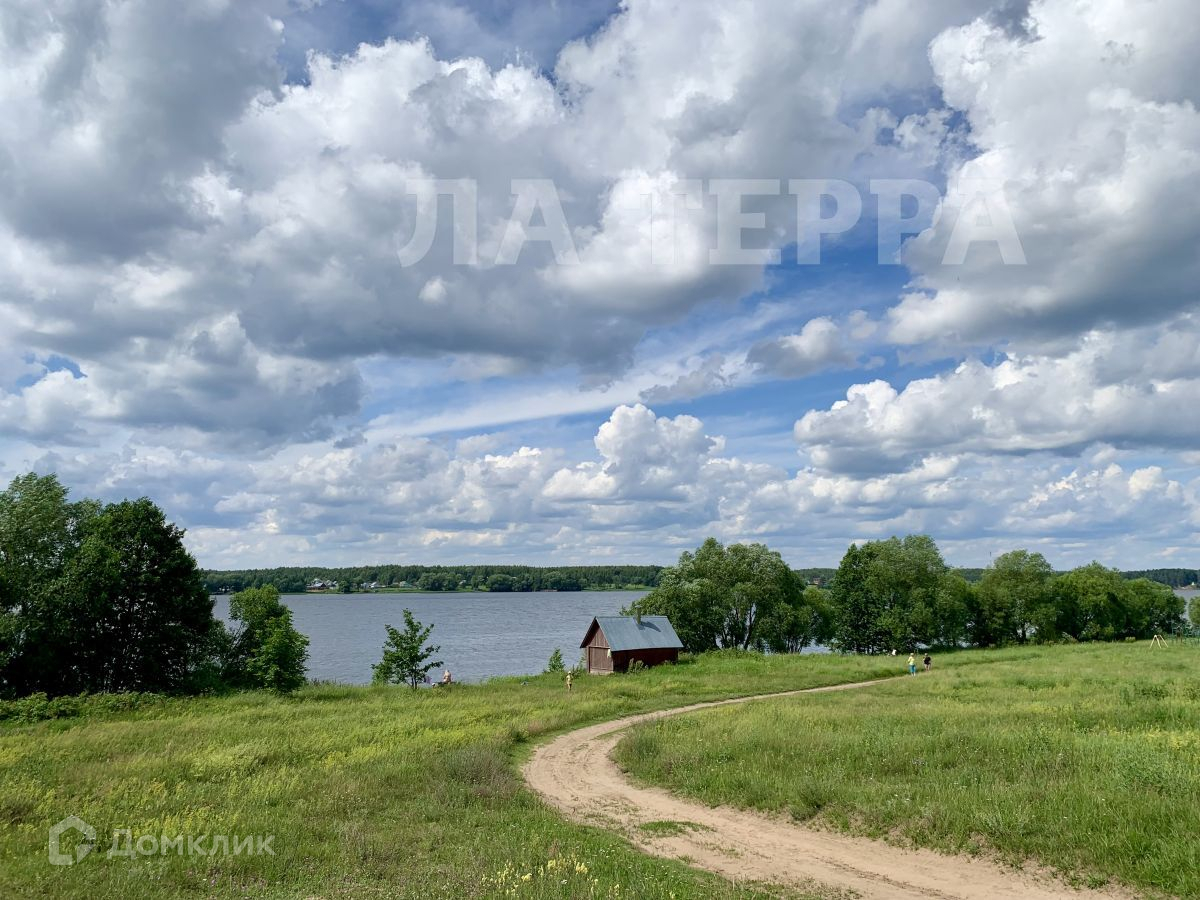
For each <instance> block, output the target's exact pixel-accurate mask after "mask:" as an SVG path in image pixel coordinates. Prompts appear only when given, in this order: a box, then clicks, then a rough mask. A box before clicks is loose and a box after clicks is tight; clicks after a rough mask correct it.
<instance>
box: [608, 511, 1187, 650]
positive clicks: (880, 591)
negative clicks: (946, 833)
mask: <svg viewBox="0 0 1200 900" xmlns="http://www.w3.org/2000/svg"><path fill="white" fill-rule="evenodd" d="M1185 607H1186V604H1185V601H1184V599H1183V598H1182V597H1180V596H1179V595H1178V594H1176V593H1175V591H1174V590H1173V589H1172V588H1171V587H1170V586H1168V585H1166V584H1163V583H1162V582H1159V581H1152V580H1150V579H1148V578H1132V579H1131V578H1127V577H1125V576H1124V575H1123V574H1122V573H1121V572H1119V571H1117V570H1116V569H1108V568H1105V567H1104V566H1103V565H1101V564H1100V563H1097V562H1093V563H1089V564H1088V565H1086V566H1080V567H1079V568H1076V569H1072V570H1071V571H1069V572H1065V573H1056V572H1055V571H1054V569H1053V568H1052V567H1051V565H1050V563H1049V562H1047V561H1046V558H1045V557H1044V556H1042V554H1040V553H1032V552H1030V551H1028V550H1013V551H1011V552H1009V553H1005V554H1002V555H1001V556H999V557H997V558H996V560H995V561H994V562H993V563H992V565H991V566H989V567H988V568H986V569H984V570H982V572H981V575H980V577H979V580H978V581H976V582H971V581H968V580H967V579H966V578H965V577H964V576H963V575H962V573H961V572H959V571H956V570H953V569H951V568H950V567H949V566H948V565H947V564H946V562H945V560H944V559H943V558H942V554H941V551H940V550H939V549H938V546H937V544H936V543H935V542H934V540H933V538H931V537H929V536H928V535H923V534H917V535H908V536H906V537H904V538H897V537H892V538H888V539H887V540H879V541H869V542H867V543H864V544H862V545H861V546H859V545H857V544H852V545H851V546H850V548H849V549H848V550H847V551H846V555H845V556H844V557H843V558H842V561H841V564H840V565H839V566H838V568H837V570H836V572H835V573H834V575H833V577H832V578H831V579H830V581H829V584H828V588H822V587H817V586H814V585H811V584H805V583H804V580H803V579H802V578H801V577H800V576H799V575H798V574H797V573H796V572H794V571H793V570H792V569H790V568H789V567H788V565H787V564H786V563H785V562H784V561H783V558H782V557H781V556H780V555H779V554H778V553H777V552H775V551H773V550H770V549H769V548H767V547H766V546H764V545H763V544H732V545H730V546H728V547H726V546H723V545H721V544H720V543H719V542H718V541H716V540H715V539H713V538H709V539H708V540H707V541H705V542H704V544H703V545H702V546H701V547H700V548H699V549H697V550H696V551H695V552H686V553H684V554H683V555H682V556H680V558H679V563H678V564H677V565H675V566H674V567H672V568H669V569H665V570H664V571H663V573H662V575H661V577H660V580H659V585H658V587H656V588H655V589H654V590H652V591H651V592H650V593H648V594H646V595H645V596H644V597H641V598H639V599H638V600H636V601H635V602H633V603H632V604H630V606H629V607H628V609H627V612H630V613H634V614H642V615H665V616H668V617H669V618H670V619H671V622H672V624H673V625H674V626H675V630H676V632H677V633H678V634H679V638H680V640H681V641H682V642H683V645H684V648H685V649H686V650H688V651H691V652H693V653H701V652H704V651H707V650H716V649H721V648H730V647H733V648H740V649H745V650H770V651H773V652H777V653H778V652H798V651H799V650H801V649H803V648H804V647H807V646H809V645H810V644H824V645H828V646H831V647H833V648H834V649H837V650H841V651H845V652H852V653H886V652H889V651H891V650H896V651H902V650H903V651H908V650H912V649H916V648H918V647H924V648H928V647H968V646H970V647H996V646H1005V645H1010V644H1022V643H1055V642H1060V641H1115V640H1124V639H1140V638H1150V637H1153V636H1154V635H1156V634H1163V635H1166V634H1176V633H1180V632H1181V631H1183V630H1186V629H1187V628H1188V627H1189V626H1188V623H1187V621H1186V620H1185V618H1184V615H1185V612H1186V609H1185ZM1190 615H1191V619H1192V625H1191V627H1192V628H1200V599H1198V600H1195V601H1193V603H1192V607H1191V612H1190Z"/></svg>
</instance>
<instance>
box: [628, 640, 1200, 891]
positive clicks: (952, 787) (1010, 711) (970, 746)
mask: <svg viewBox="0 0 1200 900" xmlns="http://www.w3.org/2000/svg"><path fill="white" fill-rule="evenodd" d="M992 659H993V660H994V661H995V662H996V663H998V664H997V665H989V666H969V667H967V666H963V667H958V666H956V667H951V668H947V667H944V666H943V667H939V668H937V669H935V671H934V672H933V673H931V674H930V675H924V674H922V675H920V676H919V677H917V678H912V679H910V678H905V679H901V680H899V681H897V682H895V683H890V684H886V685H881V686H879V687H876V688H872V689H871V690H870V691H864V692H861V693H859V692H852V693H850V694H838V695H824V696H814V697H806V698H804V699H803V700H779V701H767V702H764V703H761V704H753V705H750V706H745V707H730V708H725V709H721V710H717V711H712V712H705V713H701V714H697V715H692V716H686V717H681V718H678V719H670V720H666V721H663V722H661V723H656V724H653V725H647V726H643V727H640V728H639V729H637V730H636V731H635V732H633V733H632V734H631V736H630V737H628V738H626V739H625V740H624V741H623V743H622V744H621V746H620V747H619V749H618V759H619V761H620V762H621V764H622V765H623V766H625V767H626V768H627V769H629V770H630V771H632V772H633V773H635V774H636V775H637V776H639V777H641V778H645V779H647V780H650V781H653V782H656V783H660V784H664V785H666V786H669V787H670V788H671V789H672V790H675V791H678V792H681V793H683V794H687V795H691V796H694V797H698V798H701V799H703V800H705V801H707V802H710V803H714V804H717V803H720V804H734V805H740V806H748V807H754V808H759V809H765V810H773V811H782V812H785V813H790V814H791V815H792V816H794V817H796V818H797V819H801V820H808V821H811V822H814V823H815V824H820V825H824V826H828V827H833V828H838V829H844V830H851V831H856V832H860V833H866V834H871V835H876V836H884V837H888V838H890V839H892V840H895V841H899V842H902V843H903V842H911V843H913V844H918V845H922V846H929V847H936V848H943V849H947V850H957V851H971V852H978V851H980V850H990V851H992V852H996V853H998V854H999V855H1000V856H1001V857H1002V858H1004V859H1006V860H1008V861H1011V862H1018V861H1021V860H1026V859H1033V860H1038V861H1041V862H1042V863H1045V864H1048V865H1050V866H1052V867H1055V868H1057V869H1059V870H1060V871H1064V872H1067V873H1070V874H1072V875H1074V876H1077V877H1080V878H1083V879H1087V880H1090V881H1093V882H1099V881H1103V880H1105V879H1116V880H1119V881H1123V882H1125V883H1127V884H1129V885H1132V886H1136V887H1138V888H1141V889H1144V890H1146V891H1148V892H1149V893H1151V894H1157V893H1161V892H1165V893H1168V894H1172V895H1178V896H1181V897H1200V649H1198V648H1196V647H1195V646H1191V647H1185V646H1178V645H1172V646H1170V647H1168V648H1166V649H1161V648H1158V649H1152V648H1151V647H1150V646H1149V645H1148V644H1146V643H1142V644H1137V645H1127V644H1126V645H1088V646H1078V647H1069V648H1068V647H1053V648H1046V649H1037V650H1035V649H1019V650H1010V651H1001V652H998V653H994V654H993V655H992Z"/></svg>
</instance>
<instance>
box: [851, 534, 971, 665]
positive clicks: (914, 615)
mask: <svg viewBox="0 0 1200 900" xmlns="http://www.w3.org/2000/svg"><path fill="white" fill-rule="evenodd" d="M970 597H971V589H970V586H969V585H967V583H966V581H965V580H964V579H963V578H962V577H961V576H960V575H957V574H954V573H951V572H950V570H949V568H948V567H947V566H946V563H945V561H944V560H943V559H942V554H941V551H940V550H938V546H937V544H936V543H934V540H933V538H931V537H929V536H928V535H925V534H910V535H907V536H906V537H904V538H903V539H901V538H896V537H892V538H888V539H887V540H886V541H869V542H868V543H866V544H863V545H862V546H861V547H859V546H858V545H856V544H851V545H850V548H849V549H848V550H847V551H846V555H845V556H844V557H842V561H841V564H840V565H839V566H838V570H837V573H836V574H835V575H834V577H833V582H832V585H831V590H830V602H831V606H832V608H833V609H832V619H833V637H834V644H835V646H837V647H838V648H839V649H842V650H849V651H853V652H855V653H882V652H885V651H887V650H890V649H908V648H912V647H914V646H916V645H918V644H924V645H926V646H930V645H933V644H948V645H954V644H957V643H958V642H959V641H961V640H962V638H963V636H964V634H965V631H966V626H967V620H968V612H969V609H968V603H969V601H970Z"/></svg>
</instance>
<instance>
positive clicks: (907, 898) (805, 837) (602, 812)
mask: <svg viewBox="0 0 1200 900" xmlns="http://www.w3.org/2000/svg"><path fill="white" fill-rule="evenodd" d="M880 683H881V682H879V681H867V682H861V683H859V684H847V685H838V686H836V687H828V688H815V689H814V690H812V691H792V692H788V693H784V694H768V695H759V696H755V697H743V698H739V699H736V700H723V701H719V702H716V703H698V704H695V705H692V706H684V707H679V708H677V709H669V710H663V711H660V712H654V713H646V714H643V715H637V716H629V717H627V718H624V719H615V720H613V721H611V722H604V723H601V724H599V725H591V726H589V727H587V728H580V729H578V730H577V731H572V732H569V733H567V734H564V735H562V736H560V737H558V738H556V739H555V740H553V741H551V742H550V743H548V744H545V745H543V746H541V747H539V748H538V749H537V750H536V752H535V753H534V754H533V756H532V758H531V759H530V760H529V762H528V763H526V765H525V767H524V775H525V779H526V781H527V782H528V783H529V785H530V786H531V787H532V788H533V789H534V790H535V791H536V792H537V793H539V794H540V795H541V796H542V797H543V798H544V799H545V801H546V802H547V803H549V804H550V805H551V806H554V807H556V808H557V809H559V810H561V811H562V812H563V813H565V814H566V815H567V816H568V817H569V818H571V819H574V820H575V821H577V822H582V823H584V824H587V825H596V826H600V827H604V828H609V829H613V830H616V831H620V832H621V833H623V834H625V835H626V836H627V837H628V838H629V840H630V841H632V842H633V843H634V844H635V845H636V846H638V847H640V848H642V849H643V850H645V851H647V852H649V853H653V854H656V855H658V856H666V857H672V858H676V859H683V860H685V861H687V862H688V863H689V864H691V865H694V866H698V867H700V868H703V869H708V870H709V871H712V872H717V873H720V874H721V875H724V876H726V877H727V878H731V879H734V880H736V881H739V882H740V881H751V880H752V881H763V882H770V883H774V884H782V885H789V886H794V887H799V888H806V887H807V888H817V887H818V886H820V887H822V888H824V889H828V888H830V887H832V888H839V889H842V890H847V891H851V892H853V893H854V894H856V895H858V896H863V897H878V898H887V900H928V898H930V897H942V898H959V900H966V898H979V900H1003V898H1012V900H1017V898H1021V900H1065V898H1071V900H1083V898H1091V897H1123V896H1127V895H1125V894H1122V893H1119V892H1116V891H1103V892H1100V891H1082V890H1075V889H1073V888H1071V887H1069V886H1066V885H1064V884H1062V883H1061V882H1056V881H1054V880H1052V879H1050V878H1049V877H1046V876H1044V875H1035V874H1031V873H1028V872H1017V871H1014V870H1011V869H1005V868H1001V867H1000V866H999V865H997V864H995V863H993V862H990V861H988V860H984V859H977V858H974V857H966V856H947V855H943V854H939V853H934V852H932V851H927V850H903V849H900V848H898V847H893V846H891V845H889V844H885V843H883V842H881V841H873V840H868V839H865V838H855V837H848V836H845V835H840V834H834V833H830V832H824V831H816V830H813V829H808V828H803V827H800V826H797V825H794V824H792V823H791V822H788V821H785V820H783V819H782V818H776V817H769V816H765V815H760V814H758V813H753V812H746V811H742V810H735V809H730V808H728V807H716V808H713V807H708V806H704V805H702V804H699V803H695V802H692V801H689V800H684V799H681V798H679V797H676V796H674V795H672V794H670V793H668V792H666V791H663V790H659V789H656V788H648V787H642V786H639V785H635V784H633V783H632V782H631V781H630V780H629V779H628V778H626V776H625V775H624V773H622V772H621V770H620V769H618V768H617V765H616V763H614V762H613V761H612V758H611V752H612V749H613V748H614V747H615V746H616V744H617V741H618V740H620V738H621V732H622V731H623V730H624V729H626V728H629V727H630V726H631V725H636V724H638V723H640V722H648V721H651V720H653V719H659V718H663V717H665V716H674V715H679V714H680V713H686V712H692V711H693V710H698V709H710V708H712V707H715V706H724V705H726V704H730V703H745V702H748V701H753V700H763V699H775V698H780V697H789V696H796V695H799V694H806V693H815V692H817V691H838V690H851V689H857V688H864V687H868V686H870V685H873V684H880ZM651 822H654V823H663V822H673V823H679V825H676V826H664V825H662V824H658V825H655V826H651V828H649V829H645V828H642V827H640V826H643V825H646V824H647V823H651ZM663 832H667V833H663ZM671 832H673V833H671Z"/></svg>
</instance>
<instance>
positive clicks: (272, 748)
mask: <svg viewBox="0 0 1200 900" xmlns="http://www.w3.org/2000/svg"><path fill="white" fill-rule="evenodd" d="M970 658H971V655H969V654H964V655H963V661H964V662H966V661H969V659H970ZM897 668H898V666H897V664H896V661H895V660H891V659H887V660H884V659H855V658H837V657H829V656H819V655H811V656H809V655H806V656H802V657H774V658H763V657H758V656H754V655H739V654H720V655H715V656H711V657H704V658H702V659H700V660H695V661H686V662H684V663H682V664H680V665H678V666H674V667H663V668H658V669H653V670H650V671H647V672H644V673H641V674H638V675H636V676H628V677H617V676H612V677H608V678H580V679H577V680H576V682H575V691H574V693H572V694H571V695H569V696H568V695H567V694H566V693H565V691H564V690H563V687H562V683H561V681H559V680H557V679H555V678H553V677H538V678H533V679H530V681H529V683H528V684H521V683H520V680H519V679H507V680H503V681H497V682H492V683H489V684H486V685H481V686H471V685H456V686H455V687H454V688H452V689H450V690H448V691H443V690H441V689H438V690H422V691H418V692H412V691H410V690H408V689H407V688H353V687H336V686H332V687H331V686H320V687H310V688H306V689H305V690H303V691H301V692H300V693H299V694H298V695H297V696H295V697H293V698H284V699H281V698H277V697H273V696H270V695H265V694H241V695H235V696H230V697H219V698H204V699H193V700H165V701H162V702H156V703H154V704H151V705H148V706H144V707H141V708H135V709H129V710H121V709H119V708H110V706H111V705H108V704H96V703H92V702H90V701H89V702H84V703H82V704H80V705H79V709H78V710H76V711H78V712H81V713H82V715H80V716H78V717H75V718H63V719H55V720H52V721H47V722H41V723H38V724H25V725H21V724H10V725H6V726H3V727H0V896H3V897H33V896H39V897H88V898H136V897H210V896H216V897H234V896H236V897H245V896H254V897H324V898H332V897H414V898H416V897H420V898H428V897H472V896H521V897H638V898H667V897H680V898H683V897H750V896H760V895H761V894H760V893H756V892H755V891H754V890H753V889H751V888H748V887H745V886H738V887H736V888H735V887H733V886H731V885H729V884H728V883H727V882H725V881H723V880H721V879H718V878H716V877H712V876H708V875H705V874H703V873H698V872H695V871H693V870H691V869H689V868H687V867H686V866H684V865H682V864H680V863H676V862H671V861H667V860H660V859H657V858H652V857H648V856H644V855H642V854H640V853H638V852H635V851H634V850H633V849H631V847H630V846H629V845H628V844H627V843H626V842H625V841H624V840H623V839H621V838H619V837H617V836H615V835H612V834H609V833H607V832H604V831H599V830H595V829H588V828H583V827H577V826H575V825H572V824H569V823H567V822H565V821H564V820H563V819H561V818H560V817H559V816H558V815H556V814H555V813H553V812H551V811H550V810H548V809H547V808H545V807H544V806H543V805H542V804H541V803H540V802H539V801H538V800H537V799H536V798H535V797H534V796H533V795H532V794H531V793H529V792H528V791H527V790H526V789H525V788H524V787H523V784H522V782H521V780H520V776H519V774H518V772H517V767H518V765H519V763H520V761H521V760H522V759H523V758H524V756H525V754H527V753H528V750H529V747H530V746H531V742H533V741H536V740H541V739H543V738H545V737H547V736H549V735H550V734H553V733H555V732H558V731H561V730H565V729H568V728H570V727H574V726H576V725H581V724H585V723H587V722H591V721H597V720H602V719H607V718H612V717H615V716H619V715H623V714H627V713H632V712H637V711H641V710H648V709H654V708H661V707H667V706H675V705H680V704H684V703H688V702H695V701H698V700H704V699H715V698H720V697H727V696H734V695H739V694H750V693H760V692H764V691H779V690H788V689H795V688H803V687H811V686H816V685H821V684H831V683H838V682H847V681H857V680H861V679H865V678H871V677H876V676H879V675H882V674H892V673H894V672H895V670H896V669H897ZM116 706H119V704H117V705H116ZM68 815H77V816H79V817H81V818H82V819H84V820H85V821H87V822H89V823H90V824H91V825H93V826H94V827H95V828H96V829H97V831H98V832H99V836H98V842H97V843H98V849H97V850H96V851H94V852H93V853H92V854H91V855H90V856H88V857H87V858H85V859H83V860H82V861H80V862H79V863H77V864H76V865H73V866H62V867H59V866H52V865H50V864H49V862H48V859H47V835H48V829H49V828H50V826H51V825H52V824H53V823H55V822H57V821H59V820H60V819H62V818H64V817H66V816H68ZM120 829H130V830H131V831H132V833H133V835H134V836H142V835H151V836H155V837H160V836H163V835H165V836H167V837H168V838H174V837H175V836H176V835H180V834H182V835H184V836H185V837H186V836H192V837H195V838H200V837H201V836H202V835H218V834H224V835H229V836H236V835H242V836H245V835H264V836H265V835H274V838H273V842H272V847H273V849H274V851H275V855H273V856H268V855H259V856H247V855H220V856H181V855H179V854H178V853H175V852H172V853H170V854H168V855H166V856H162V855H159V856H155V857H138V858H136V859H127V858H114V859H107V858H105V857H106V852H107V850H108V848H109V847H111V846H112V842H113V837H114V835H115V834H116V833H117V832H118V830H120ZM203 846H205V847H209V848H211V847H212V843H211V841H206V842H205V843H204V844H203ZM526 876H528V878H526Z"/></svg>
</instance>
